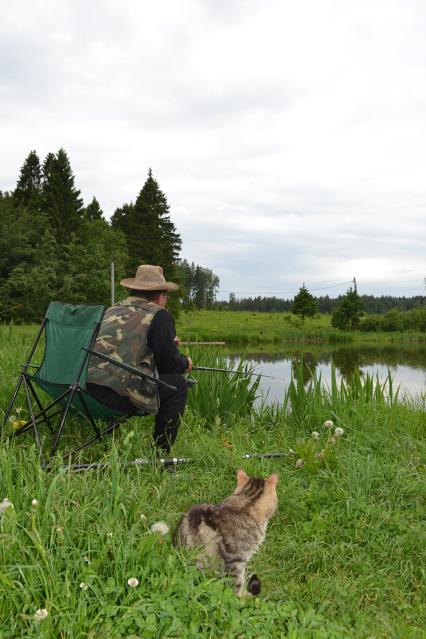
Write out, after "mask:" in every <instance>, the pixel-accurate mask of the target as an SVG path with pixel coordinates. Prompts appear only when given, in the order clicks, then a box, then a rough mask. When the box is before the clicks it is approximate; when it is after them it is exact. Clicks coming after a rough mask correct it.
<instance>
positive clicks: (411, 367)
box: [229, 344, 426, 403]
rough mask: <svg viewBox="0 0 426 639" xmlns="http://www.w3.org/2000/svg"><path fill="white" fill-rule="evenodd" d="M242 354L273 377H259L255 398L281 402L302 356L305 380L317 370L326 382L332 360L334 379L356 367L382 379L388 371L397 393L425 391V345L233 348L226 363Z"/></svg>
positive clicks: (417, 393)
mask: <svg viewBox="0 0 426 639" xmlns="http://www.w3.org/2000/svg"><path fill="white" fill-rule="evenodd" d="M241 357H243V359H244V361H247V362H248V363H249V364H250V365H252V366H254V367H255V370H256V372H258V373H261V374H264V375H268V376H270V377H274V378H276V379H271V378H270V377H262V378H261V381H260V390H261V394H262V397H261V399H260V400H259V401H262V400H263V401H266V402H267V403H281V402H282V400H283V396H284V393H285V390H286V388H287V386H288V384H289V381H290V379H291V374H292V370H293V369H294V365H295V364H296V363H297V362H300V361H301V360H302V359H303V362H304V375H305V381H306V383H308V382H309V380H310V379H311V377H312V374H313V373H315V374H316V375H317V376H319V375H320V374H321V378H322V380H323V382H324V384H330V379H331V367H332V363H333V364H334V367H335V369H336V376H337V379H338V381H340V379H341V378H342V377H343V378H348V377H349V376H350V375H351V373H352V372H353V371H354V370H355V369H356V368H358V369H359V370H360V371H361V373H364V374H366V373H369V374H370V375H374V376H376V374H378V376H379V380H380V381H381V382H384V381H385V380H386V378H387V376H388V372H390V373H391V375H392V379H393V384H394V389H396V388H397V387H398V386H399V387H400V391H399V393H400V397H401V396H403V395H410V396H411V397H419V396H421V395H422V394H424V393H425V392H426V345H425V344H416V345H408V346H407V345H383V346H378V345H357V346H348V345H345V346H341V345H340V346H334V345H330V344H328V345H322V346H318V345H317V344H315V345H314V346H310V345H303V346H300V347H299V348H291V349H288V350H280V351H279V352H278V351H274V352H270V353H268V352H266V350H265V351H263V352H253V351H252V352H250V351H248V350H244V351H243V350H238V351H237V350H236V351H234V352H233V353H229V361H230V365H232V366H235V365H237V364H238V362H239V361H240V359H241Z"/></svg>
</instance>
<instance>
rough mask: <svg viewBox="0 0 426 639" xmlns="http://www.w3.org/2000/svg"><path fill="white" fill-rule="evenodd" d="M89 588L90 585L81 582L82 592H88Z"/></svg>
mask: <svg viewBox="0 0 426 639" xmlns="http://www.w3.org/2000/svg"><path fill="white" fill-rule="evenodd" d="M88 587H89V585H88V584H86V583H85V582H84V581H82V582H81V584H80V588H81V589H82V590H87V589H88Z"/></svg>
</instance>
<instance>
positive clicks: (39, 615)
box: [34, 608, 49, 621]
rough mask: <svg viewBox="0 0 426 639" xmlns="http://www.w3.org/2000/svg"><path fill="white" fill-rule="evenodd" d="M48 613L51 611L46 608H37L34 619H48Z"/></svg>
mask: <svg viewBox="0 0 426 639" xmlns="http://www.w3.org/2000/svg"><path fill="white" fill-rule="evenodd" d="M48 614H49V611H48V610H46V608H39V609H38V610H36V613H35V615H34V619H35V620H36V621H43V620H44V619H46V617H47V615H48Z"/></svg>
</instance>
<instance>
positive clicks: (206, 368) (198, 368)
mask: <svg viewBox="0 0 426 639" xmlns="http://www.w3.org/2000/svg"><path fill="white" fill-rule="evenodd" d="M192 370H193V371H210V372H213V373H232V374H233V375H245V376H246V377H268V378H269V379H278V380H279V381H281V382H286V381H287V380H286V379H285V378H284V377H274V376H273V375H265V374H264V373H246V372H245V371H234V370H231V369H229V368H212V367H209V366H193V367H192Z"/></svg>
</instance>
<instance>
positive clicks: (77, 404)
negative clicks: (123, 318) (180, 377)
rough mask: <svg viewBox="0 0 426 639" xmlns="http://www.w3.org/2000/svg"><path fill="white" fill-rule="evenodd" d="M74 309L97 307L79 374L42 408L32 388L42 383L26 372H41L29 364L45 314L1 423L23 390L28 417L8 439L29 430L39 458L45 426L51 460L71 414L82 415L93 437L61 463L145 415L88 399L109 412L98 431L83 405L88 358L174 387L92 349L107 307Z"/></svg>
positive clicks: (65, 456)
mask: <svg viewBox="0 0 426 639" xmlns="http://www.w3.org/2000/svg"><path fill="white" fill-rule="evenodd" d="M52 304H61V302H51V304H49V308H48V311H49V309H50V308H51V305H52ZM64 306H68V307H72V308H76V306H73V305H69V304H65V305H64ZM77 306H78V307H87V306H93V308H94V307H95V306H96V307H98V308H99V314H100V316H99V319H98V321H96V322H95V323H94V326H93V330H92V333H91V335H90V339H89V340H88V343H87V344H86V346H83V347H82V349H83V350H84V351H85V354H84V356H83V359H82V361H81V364H80V366H79V369H78V373H77V374H76V376H75V379H74V380H73V382H72V383H71V384H68V388H66V389H65V390H64V391H63V392H62V393H60V394H59V395H58V396H57V397H55V398H54V399H53V401H51V402H50V403H49V404H48V405H47V406H43V404H42V401H41V399H40V397H39V396H38V395H37V392H36V390H35V385H37V384H38V385H39V386H40V387H41V388H42V389H43V385H42V384H40V381H43V380H39V379H37V377H36V376H35V375H31V374H30V373H29V371H28V369H30V368H35V369H36V371H38V370H39V369H40V368H41V365H35V364H32V359H33V357H34V353H35V351H36V349H37V346H38V345H39V342H40V340H41V338H42V337H43V334H44V333H45V332H46V331H47V328H48V327H47V324H48V322H49V319H48V311H47V312H46V315H45V317H44V319H43V322H42V324H41V327H40V330H39V332H38V335H37V337H36V339H35V342H34V344H33V346H32V348H31V350H30V353H29V355H28V358H27V360H26V361H25V363H24V364H23V365H22V367H21V373H20V376H19V379H18V382H17V384H16V387H15V390H14V393H13V395H12V399H11V401H10V402H9V405H8V407H7V409H6V413H5V416H4V420H3V428H4V427H5V425H6V424H7V422H8V420H9V417H10V415H11V413H12V410H13V407H14V405H15V402H16V400H17V397H18V394H19V391H20V390H21V386H23V389H24V392H25V397H26V401H27V406H28V410H29V413H30V418H29V419H28V420H27V421H26V422H25V423H24V424H22V425H21V426H20V427H19V428H18V429H17V430H16V431H15V432H14V433H12V434H11V435H10V436H9V437H16V436H18V435H21V434H22V433H25V432H27V431H29V430H31V429H32V430H33V434H34V439H35V441H36V444H37V447H38V449H39V451H40V455H42V441H41V437H40V432H39V426H40V425H41V424H47V426H48V428H49V429H50V431H51V433H52V434H53V442H52V446H51V451H50V454H51V457H53V456H54V455H55V453H56V451H57V448H58V444H59V440H60V438H61V435H62V433H63V430H64V427H65V423H66V420H67V417H68V416H69V414H70V412H72V411H73V412H77V414H79V415H82V416H83V417H85V418H86V419H87V421H88V422H89V423H90V425H91V427H92V429H93V431H94V436H92V437H90V438H89V439H87V440H86V441H85V442H83V444H81V445H80V446H78V447H76V448H74V449H72V450H70V451H68V452H67V453H66V454H65V455H63V458H64V459H65V458H67V457H69V456H70V455H72V454H75V453H77V452H79V451H80V450H82V449H83V448H86V447H87V446H89V445H90V444H91V443H92V442H94V441H95V440H101V439H102V437H103V436H104V435H107V434H110V433H112V432H113V431H114V430H115V429H116V428H117V427H118V426H120V425H121V424H122V423H123V422H125V421H127V420H128V419H129V418H130V417H136V416H144V415H146V413H144V412H142V411H138V410H137V409H136V408H135V412H134V413H132V414H127V413H120V412H119V411H114V410H113V409H110V408H108V406H105V405H103V404H101V403H100V402H98V401H97V400H94V398H90V402H92V404H93V403H95V404H97V405H99V406H100V407H102V409H104V411H105V413H108V412H109V413H110V416H111V419H106V418H105V419H104V421H107V422H108V426H107V427H106V428H104V429H103V430H100V429H99V427H98V425H97V423H96V420H95V418H94V416H93V415H92V413H91V411H90V408H89V406H88V401H86V400H87V398H85V394H87V395H89V394H88V393H87V391H86V390H85V383H84V385H83V384H82V383H81V378H82V376H83V374H84V373H85V372H86V370H87V367H88V362H89V356H90V355H95V356H96V357H99V358H101V359H103V360H105V361H107V362H108V363H110V364H113V365H114V366H117V367H119V368H121V369H123V370H125V371H127V372H130V373H132V374H133V375H135V376H136V377H139V378H140V379H149V380H150V381H152V382H154V383H155V384H156V385H157V386H162V387H164V388H168V389H170V390H176V387H175V386H171V385H170V384H167V383H166V382H163V381H162V380H160V379H157V378H156V377H153V376H152V375H149V374H148V373H146V372H145V371H143V370H141V369H139V368H135V367H133V366H128V365H127V364H123V363H122V362H119V361H117V360H116V359H114V358H112V357H109V356H107V355H104V354H103V353H100V352H99V351H97V350H94V348H93V347H94V344H95V341H96V338H97V335H98V333H99V328H100V325H101V321H102V318H103V315H104V313H105V310H106V306H105V305H77ZM47 348H48V346H47V344H45V350H44V355H43V361H44V358H45V356H46V352H47ZM59 385H64V384H61V382H58V386H59ZM43 390H44V391H45V392H48V391H46V389H43ZM48 394H49V392H48ZM52 411H53V412H52ZM58 415H60V417H59V426H58V427H57V429H56V431H54V427H53V425H52V419H53V418H55V417H57V416H58ZM101 419H103V418H101Z"/></svg>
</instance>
